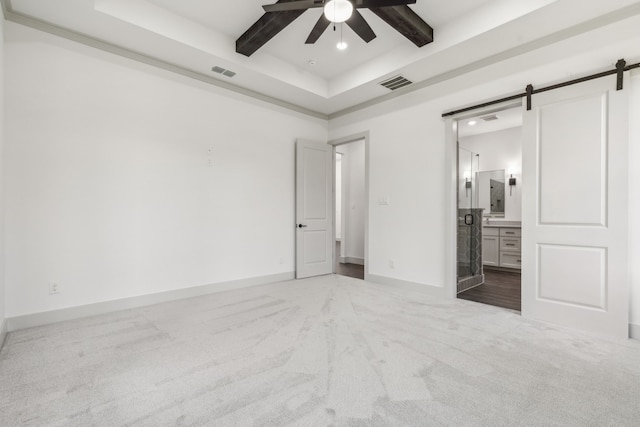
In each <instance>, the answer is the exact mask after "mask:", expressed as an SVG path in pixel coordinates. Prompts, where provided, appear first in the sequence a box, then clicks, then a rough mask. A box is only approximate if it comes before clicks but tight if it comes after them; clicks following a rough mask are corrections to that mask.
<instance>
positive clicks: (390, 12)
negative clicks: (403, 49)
mask: <svg viewBox="0 0 640 427" xmlns="http://www.w3.org/2000/svg"><path fill="white" fill-rule="evenodd" d="M369 10H371V12H373V13H375V14H376V15H378V16H379V17H380V19H382V20H383V21H384V22H386V23H387V24H389V25H391V27H393V28H394V29H395V30H396V31H398V32H399V33H400V34H402V35H403V36H405V37H406V38H408V39H409V40H411V42H413V44H415V45H416V46H418V47H422V46H424V45H426V44H429V43H431V42H432V41H433V28H431V26H430V25H429V24H427V23H426V22H424V21H423V20H422V18H420V17H419V16H418V15H417V14H416V13H415V12H414V11H413V10H411V8H410V7H409V6H391V7H375V8H371V9H369Z"/></svg>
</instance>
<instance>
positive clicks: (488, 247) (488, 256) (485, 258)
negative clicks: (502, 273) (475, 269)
mask: <svg viewBox="0 0 640 427" xmlns="http://www.w3.org/2000/svg"><path fill="white" fill-rule="evenodd" d="M482 264H483V265H493V266H499V265H500V229H499V228H489V227H483V228H482Z"/></svg>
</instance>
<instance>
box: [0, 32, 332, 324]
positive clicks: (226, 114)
mask: <svg viewBox="0 0 640 427" xmlns="http://www.w3.org/2000/svg"><path fill="white" fill-rule="evenodd" d="M5 55H6V61H5V62H6V68H5V72H6V82H7V84H6V94H5V96H6V103H7V110H6V113H7V114H6V140H5V159H4V160H5V162H4V165H5V168H6V170H5V179H6V187H5V188H6V194H5V203H6V206H7V207H8V209H7V210H6V218H5V233H6V235H5V239H6V242H5V243H6V270H5V283H6V297H7V317H13V316H18V315H23V314H29V313H36V312H42V311H47V310H52V309H58V308H63V307H73V306H78V305H83V304H88V303H94V302H100V301H108V300H113V299H118V298H124V297H129V296H135V295H145V294H150V293H156V292H161V291H167V290H173V289H178V288H185V287H191V286H197V285H203V284H211V283H219V282H224V281H230V280H236V279H243V278H249V277H256V276H265V275H272V274H278V273H283V272H284V273H286V272H292V271H293V270H294V229H293V227H292V226H291V225H292V224H294V223H295V218H294V142H295V139H296V138H305V139H311V140H320V141H323V140H324V141H326V140H327V139H328V138H327V137H328V133H327V123H326V121H322V120H317V119H311V118H309V117H307V116H303V115H299V114H297V113H293V112H290V111H287V110H284V109H280V108H278V107H274V106H271V105H268V104H265V103H262V102H260V101H257V100H253V99H250V98H246V97H243V96H241V95H238V94H234V93H230V92H227V91H224V90H222V89H219V88H216V87H213V86H210V85H206V84H203V83H200V82H196V81H193V80H190V79H187V78H183V77H181V76H177V75H173V74H171V73H168V72H164V71H162V70H157V69H154V68H152V67H149V66H146V65H143V64H139V63H135V62H133V61H129V60H127V59H124V58H120V57H117V56H114V55H111V54H108V53H106V52H102V51H99V50H96V49H92V48H90V47H87V46H84V45H80V44H76V43H73V42H71V41H68V40H64V39H60V38H57V37H55V36H51V35H48V34H45V33H42V32H38V31H35V30H32V29H29V28H26V27H22V26H20V25H17V24H13V23H6V45H5ZM52 281H55V282H58V283H59V285H60V294H58V295H52V296H50V295H49V292H48V283H49V282H52Z"/></svg>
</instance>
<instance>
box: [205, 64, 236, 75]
mask: <svg viewBox="0 0 640 427" xmlns="http://www.w3.org/2000/svg"><path fill="white" fill-rule="evenodd" d="M211 71H213V72H214V73H218V74H222V75H223V76H226V77H233V76H235V75H236V73H235V72H234V71H231V70H226V69H224V68H222V67H218V66H217V65H216V66H215V67H213V68H212V69H211Z"/></svg>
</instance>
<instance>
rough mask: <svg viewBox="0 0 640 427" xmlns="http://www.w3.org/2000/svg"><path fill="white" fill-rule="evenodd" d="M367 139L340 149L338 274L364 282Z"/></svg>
mask: <svg viewBox="0 0 640 427" xmlns="http://www.w3.org/2000/svg"><path fill="white" fill-rule="evenodd" d="M365 152H366V144H365V138H361V139H357V140H354V141H350V142H348V143H346V144H341V145H338V146H337V147H336V157H335V168H334V170H335V192H334V194H335V203H334V206H335V207H336V212H335V241H336V242H335V245H336V251H335V272H336V274H339V275H342V276H349V277H354V278H357V279H364V276H365V273H364V272H365V233H366V227H365V223H366V209H367V204H366V177H365V163H366V162H365V159H366V155H365Z"/></svg>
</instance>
